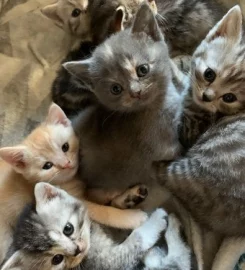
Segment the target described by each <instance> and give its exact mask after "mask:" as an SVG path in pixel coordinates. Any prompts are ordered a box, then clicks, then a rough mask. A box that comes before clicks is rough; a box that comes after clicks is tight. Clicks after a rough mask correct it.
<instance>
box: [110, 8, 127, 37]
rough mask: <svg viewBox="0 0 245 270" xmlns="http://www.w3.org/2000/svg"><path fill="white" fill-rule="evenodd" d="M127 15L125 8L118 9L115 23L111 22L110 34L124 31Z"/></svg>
mask: <svg viewBox="0 0 245 270" xmlns="http://www.w3.org/2000/svg"><path fill="white" fill-rule="evenodd" d="M125 15H126V11H125V7H124V6H119V7H118V8H117V9H116V12H115V15H114V18H113V21H112V22H111V25H110V32H112V33H116V32H120V31H122V30H124V27H123V22H124V20H125Z"/></svg>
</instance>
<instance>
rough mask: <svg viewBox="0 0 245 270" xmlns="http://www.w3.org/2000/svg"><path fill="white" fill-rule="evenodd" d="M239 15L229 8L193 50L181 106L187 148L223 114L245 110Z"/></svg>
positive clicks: (243, 46)
mask: <svg viewBox="0 0 245 270" xmlns="http://www.w3.org/2000/svg"><path fill="white" fill-rule="evenodd" d="M244 57H245V43H244V40H243V26H242V14H241V10H240V8H239V7H238V6H236V7H234V8H232V9H231V10H230V11H229V12H228V13H227V14H226V15H225V16H224V17H223V18H222V20H221V21H219V22H218V23H217V24H216V25H215V26H214V27H213V29H211V30H210V32H209V33H208V35H207V37H206V38H205V39H204V40H203V41H202V43H201V44H200V45H199V46H198V48H197V49H196V51H195V53H194V55H193V59H192V67H191V84H190V88H189V90H188V91H187V94H186V97H185V104H184V112H183V119H182V125H181V126H180V139H181V142H182V144H183V145H184V146H185V147H186V148H189V147H190V146H192V145H193V144H194V143H195V141H196V140H197V139H198V137H199V136H200V134H202V133H204V132H205V131H206V130H207V129H208V127H209V126H210V125H212V124H214V123H215V122H216V121H217V120H218V119H219V118H220V117H222V116H224V115H232V114H236V113H239V112H241V111H244V109H245V95H244V93H245V88H244V83H243V80H244V75H243V74H244V73H245V68H244V65H243V60H244Z"/></svg>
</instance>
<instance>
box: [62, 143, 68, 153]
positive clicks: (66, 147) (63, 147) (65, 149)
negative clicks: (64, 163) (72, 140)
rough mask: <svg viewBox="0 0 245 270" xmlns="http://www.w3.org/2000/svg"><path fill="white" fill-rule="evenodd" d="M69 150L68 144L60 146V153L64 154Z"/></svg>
mask: <svg viewBox="0 0 245 270" xmlns="http://www.w3.org/2000/svg"><path fill="white" fill-rule="evenodd" d="M68 150H69V143H64V144H63V145H62V151H63V152H64V153H65V152H67V151H68Z"/></svg>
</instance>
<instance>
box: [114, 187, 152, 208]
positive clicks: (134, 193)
mask: <svg viewBox="0 0 245 270" xmlns="http://www.w3.org/2000/svg"><path fill="white" fill-rule="evenodd" d="M147 196H148V190H147V187H146V186H145V185H136V186H134V187H132V188H129V189H127V190H126V191H125V192H124V193H123V194H121V195H119V196H117V197H116V198H114V199H113V200H112V201H111V205H112V206H114V207H117V208H121V209H126V208H132V207H134V206H136V205H137V204H140V203H141V202H143V201H144V200H145V198H146V197H147Z"/></svg>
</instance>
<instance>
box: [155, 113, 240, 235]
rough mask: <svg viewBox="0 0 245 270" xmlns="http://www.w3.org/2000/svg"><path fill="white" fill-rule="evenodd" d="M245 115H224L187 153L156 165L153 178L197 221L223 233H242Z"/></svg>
mask: <svg viewBox="0 0 245 270" xmlns="http://www.w3.org/2000/svg"><path fill="white" fill-rule="evenodd" d="M244 127H245V115H244V114H239V115H237V116H228V117H225V118H224V119H222V120H221V121H220V122H219V123H217V124H216V125H214V126H213V127H211V128H210V129H209V130H208V131H207V132H206V133H204V134H203V135H202V136H201V137H200V138H199V140H198V141H197V143H196V144H195V145H194V146H193V147H192V148H191V149H190V150H189V151H188V152H187V154H186V155H185V156H184V157H182V158H180V159H178V160H176V161H174V162H172V163H170V164H169V165H166V163H165V162H162V163H159V164H158V165H157V172H156V174H157V178H158V180H159V181H160V182H161V183H162V184H164V186H166V187H167V188H169V189H170V190H171V191H172V192H173V193H174V194H175V196H176V197H178V198H179V199H180V201H181V202H182V203H183V204H184V206H185V207H186V208H187V209H188V210H189V211H190V213H191V214H192V215H193V217H194V218H195V219H196V221H197V222H199V223H200V224H202V225H204V226H206V227H207V228H208V229H210V230H213V231H216V232H218V233H220V234H224V235H226V236H240V235H241V236H244V235H245V229H244V221H245V218H244V217H245V209H244V206H245V201H244V198H245V196H244V181H243V178H244V177H243V176H244V173H245V172H244V166H243V164H244V161H245V160H244V146H245V144H244V143H245V142H244V132H245V128H244Z"/></svg>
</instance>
